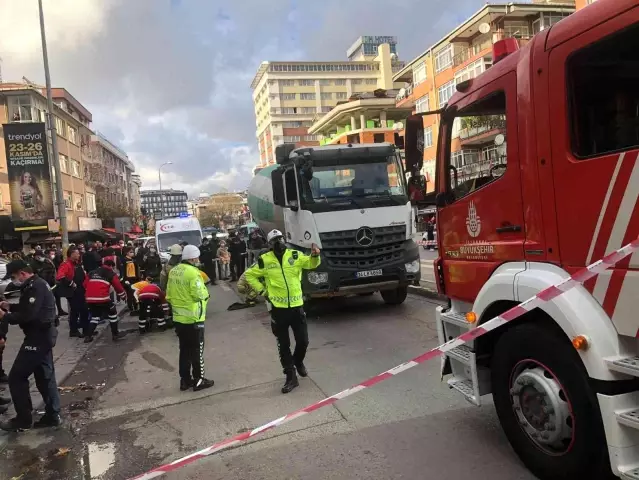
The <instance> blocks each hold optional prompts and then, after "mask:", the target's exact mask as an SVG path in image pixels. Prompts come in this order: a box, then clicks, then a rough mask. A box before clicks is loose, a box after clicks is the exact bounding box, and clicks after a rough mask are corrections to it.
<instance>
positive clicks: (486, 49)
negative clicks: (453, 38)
mask: <svg viewBox="0 0 639 480" xmlns="http://www.w3.org/2000/svg"><path fill="white" fill-rule="evenodd" d="M492 48H493V42H491V41H490V40H486V41H484V42H482V43H481V44H479V45H473V46H472V47H469V48H464V49H462V50H460V51H459V52H458V53H457V54H456V55H455V56H454V57H453V68H457V67H461V66H464V65H465V64H467V63H472V62H473V61H475V60H478V59H479V58H482V57H484V56H485V55H487V54H488V53H491V52H492Z"/></svg>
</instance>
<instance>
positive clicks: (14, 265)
mask: <svg viewBox="0 0 639 480" xmlns="http://www.w3.org/2000/svg"><path fill="white" fill-rule="evenodd" d="M23 270H24V271H27V272H33V270H32V269H31V267H30V266H29V264H28V263H27V262H25V261H24V260H12V261H11V262H9V263H7V274H6V275H5V276H4V278H3V280H6V279H8V278H11V275H13V274H14V273H18V272H20V271H23Z"/></svg>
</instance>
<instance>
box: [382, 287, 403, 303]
mask: <svg viewBox="0 0 639 480" xmlns="http://www.w3.org/2000/svg"><path fill="white" fill-rule="evenodd" d="M379 293H381V294H382V298H383V299H384V303H386V304H387V305H400V304H402V303H404V300H406V296H407V295H408V287H406V286H404V287H397V288H396V289H395V290H382V291H381V292H379Z"/></svg>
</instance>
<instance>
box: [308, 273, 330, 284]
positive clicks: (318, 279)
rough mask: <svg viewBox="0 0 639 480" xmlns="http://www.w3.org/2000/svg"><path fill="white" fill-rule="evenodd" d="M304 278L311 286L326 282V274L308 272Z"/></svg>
mask: <svg viewBox="0 0 639 480" xmlns="http://www.w3.org/2000/svg"><path fill="white" fill-rule="evenodd" d="M306 278H308V281H309V282H311V283H312V284H313V285H318V284H320V283H326V282H328V272H308V274H307V276H306Z"/></svg>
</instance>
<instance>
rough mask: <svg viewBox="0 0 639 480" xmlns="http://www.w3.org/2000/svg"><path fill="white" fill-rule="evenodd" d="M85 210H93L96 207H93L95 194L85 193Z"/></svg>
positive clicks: (90, 211)
mask: <svg viewBox="0 0 639 480" xmlns="http://www.w3.org/2000/svg"><path fill="white" fill-rule="evenodd" d="M87 210H88V211H89V213H92V212H95V211H96V210H97V209H96V208H95V194H93V193H87Z"/></svg>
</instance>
